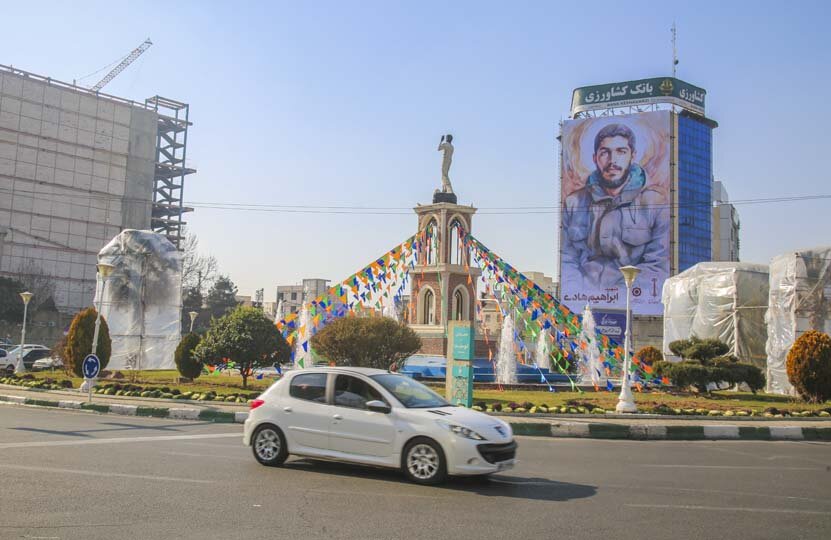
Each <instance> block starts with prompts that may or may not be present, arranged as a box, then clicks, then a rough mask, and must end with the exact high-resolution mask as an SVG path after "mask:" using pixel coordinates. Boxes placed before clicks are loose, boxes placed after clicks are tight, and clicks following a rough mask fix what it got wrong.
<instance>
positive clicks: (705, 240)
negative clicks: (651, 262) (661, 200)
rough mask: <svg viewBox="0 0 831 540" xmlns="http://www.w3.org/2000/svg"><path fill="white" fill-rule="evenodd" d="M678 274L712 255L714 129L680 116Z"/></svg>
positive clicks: (698, 121)
mask: <svg viewBox="0 0 831 540" xmlns="http://www.w3.org/2000/svg"><path fill="white" fill-rule="evenodd" d="M677 144H678V240H677V241H678V269H677V271H678V272H683V271H684V270H686V269H687V268H689V267H691V266H693V265H694V264H696V263H700V262H702V261H709V260H710V258H711V254H712V245H711V244H712V236H711V227H712V219H713V217H712V199H711V190H712V178H713V128H712V127H711V126H710V125H708V124H707V123H705V122H703V121H701V120H698V119H696V118H692V117H689V116H684V115H678V141H677Z"/></svg>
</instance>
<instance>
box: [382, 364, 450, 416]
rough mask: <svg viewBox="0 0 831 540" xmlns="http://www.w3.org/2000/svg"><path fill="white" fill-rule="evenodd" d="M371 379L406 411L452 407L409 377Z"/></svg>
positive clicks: (391, 374)
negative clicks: (393, 397) (394, 398)
mask: <svg viewBox="0 0 831 540" xmlns="http://www.w3.org/2000/svg"><path fill="white" fill-rule="evenodd" d="M372 379H373V380H374V381H375V382H377V383H378V384H380V385H381V386H383V387H384V388H385V389H386V390H388V391H389V392H391V393H392V395H394V396H395V397H396V399H398V401H400V402H401V404H402V405H404V406H405V407H407V408H408V409H426V408H430V407H452V405H450V403H448V402H447V401H446V400H445V399H444V398H443V397H441V396H440V395H438V394H437V393H435V392H433V391H432V390H430V389H429V388H427V387H426V386H424V385H423V384H421V383H420V382H418V381H416V380H413V379H412V378H410V377H405V376H404V375H397V374H395V373H385V374H383V375H372Z"/></svg>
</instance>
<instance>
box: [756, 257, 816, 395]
mask: <svg viewBox="0 0 831 540" xmlns="http://www.w3.org/2000/svg"><path fill="white" fill-rule="evenodd" d="M766 321H767V325H768V337H767V347H766V349H767V388H766V390H767V391H768V392H772V393H776V394H791V395H793V394H794V389H793V387H792V386H791V383H790V382H789V381H788V374H787V371H786V368H785V363H786V361H787V358H788V351H790V349H791V346H792V345H793V343H794V341H796V338H798V337H799V336H800V335H802V334H803V333H805V332H806V331H808V330H819V331H822V332H825V333H827V334H831V247H829V246H826V247H817V248H813V249H806V250H803V251H795V252H791V253H786V254H783V255H779V256H777V257H774V258H773V260H772V261H771V263H770V300H769V309H768V313H767V316H766Z"/></svg>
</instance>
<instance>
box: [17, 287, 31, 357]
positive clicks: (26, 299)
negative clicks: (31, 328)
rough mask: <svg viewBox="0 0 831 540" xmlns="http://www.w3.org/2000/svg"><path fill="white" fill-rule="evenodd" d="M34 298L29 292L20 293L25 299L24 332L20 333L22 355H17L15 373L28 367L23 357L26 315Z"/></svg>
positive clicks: (24, 351)
mask: <svg viewBox="0 0 831 540" xmlns="http://www.w3.org/2000/svg"><path fill="white" fill-rule="evenodd" d="M33 296H34V295H33V294H32V293H30V292H29V291H26V292H22V293H20V298H22V299H23V330H22V331H21V332H20V353H18V355H17V365H15V366H14V372H15V373H23V372H25V371H26V366H25V365H23V356H24V355H25V353H26V315H27V314H28V312H29V300H31V299H32V297H33Z"/></svg>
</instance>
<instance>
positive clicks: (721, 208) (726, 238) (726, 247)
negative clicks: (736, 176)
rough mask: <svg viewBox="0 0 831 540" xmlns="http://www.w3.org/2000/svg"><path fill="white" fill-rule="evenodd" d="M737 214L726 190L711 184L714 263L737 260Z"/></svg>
mask: <svg viewBox="0 0 831 540" xmlns="http://www.w3.org/2000/svg"><path fill="white" fill-rule="evenodd" d="M739 229H740V223H739V213H738V211H737V210H736V207H735V206H733V205H732V204H730V197H729V196H728V195H727V189H726V188H725V187H724V184H723V183H722V182H719V181H714V182H713V244H712V245H713V254H712V260H714V261H738V260H739Z"/></svg>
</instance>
